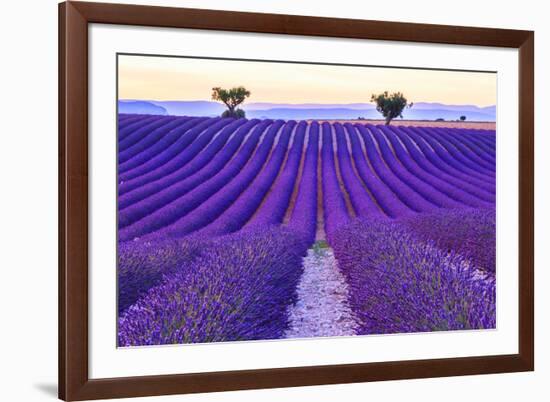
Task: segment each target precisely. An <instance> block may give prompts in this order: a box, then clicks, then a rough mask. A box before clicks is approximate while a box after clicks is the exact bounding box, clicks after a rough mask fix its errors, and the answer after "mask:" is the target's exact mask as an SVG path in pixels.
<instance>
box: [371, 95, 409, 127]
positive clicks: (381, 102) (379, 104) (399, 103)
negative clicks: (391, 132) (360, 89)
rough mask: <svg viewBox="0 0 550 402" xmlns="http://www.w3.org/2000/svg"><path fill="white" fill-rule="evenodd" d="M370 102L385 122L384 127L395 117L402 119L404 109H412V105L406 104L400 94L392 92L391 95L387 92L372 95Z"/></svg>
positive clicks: (405, 100)
mask: <svg viewBox="0 0 550 402" xmlns="http://www.w3.org/2000/svg"><path fill="white" fill-rule="evenodd" d="M371 101H372V102H374V103H375V104H376V110H378V112H380V113H382V116H384V119H385V120H386V125H388V124H390V122H391V121H392V120H393V119H395V118H396V117H401V118H403V114H402V113H403V110H404V109H405V108H406V107H412V106H413V104H412V102H411V103H407V99H406V98H405V96H403V94H402V93H401V92H394V93H392V94H391V95H390V94H389V93H388V91H384V92H383V93H381V94H373V95H372V96H371Z"/></svg>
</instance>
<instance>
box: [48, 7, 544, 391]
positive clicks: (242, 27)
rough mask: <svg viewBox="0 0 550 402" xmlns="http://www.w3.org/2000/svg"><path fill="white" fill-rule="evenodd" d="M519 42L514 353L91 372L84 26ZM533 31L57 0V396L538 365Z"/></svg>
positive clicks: (498, 370) (473, 371) (273, 384)
mask: <svg viewBox="0 0 550 402" xmlns="http://www.w3.org/2000/svg"><path fill="white" fill-rule="evenodd" d="M90 23H106V24H122V25H140V26H156V27H174V28H195V29H209V30H225V31H242V32H262V33H275V34H290V35H309V36H324V37H341V38H360V39H378V40H395V41H408V42H430V43H447V44H460V45H479V46H494V47H509V48H516V49H519V82H518V85H519V99H518V109H519V127H518V132H519V150H518V152H519V230H520V233H519V261H518V269H519V289H518V292H519V353H518V354H514V355H499V356H481V357H465V358H448V359H432V360H415V361H397V362H381V363H364V364H346V365H331V366H315V367H293V368H280V369H262V370H246V371H231V372H216V373H196V374H174V375H162V376H144V377H127V378H107V379H94V380H91V379H89V377H88V24H90ZM533 63H534V33H533V32H532V31H518V30H508V29H489V28H471V27H458V26H444V25H427V24H410V23H396V22H382V21H362V20H352V19H335V18H320V17H304V16H290V15H280V14H255V13H243V12H226V11H213V10H197V9H184V8H168V7H152V6H135V5H120V4H100V3H82V2H66V3H62V4H60V5H59V397H60V398H61V399H64V400H67V401H69V400H71V401H73V400H84V399H100V398H115V397H117V398H118V397H137V396H148V395H166V394H179V393H196V392H213V391H228V390H242V389H254V388H276V387H293V386H303V385H320V384H336V383H353V382H364V381H382V380H394V379H410V378H426V377H443V376H457V375H471V374H485V373H504V372H515V371H532V370H533V369H534V295H533V292H534V270H533V254H534V250H533V236H534V201H533V194H534V162H533V154H534V64H533Z"/></svg>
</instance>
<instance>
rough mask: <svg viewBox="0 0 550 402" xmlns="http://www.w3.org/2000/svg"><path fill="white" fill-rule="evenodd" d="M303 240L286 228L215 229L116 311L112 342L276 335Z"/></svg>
mask: <svg viewBox="0 0 550 402" xmlns="http://www.w3.org/2000/svg"><path fill="white" fill-rule="evenodd" d="M305 248H306V245H305V243H304V242H303V240H301V239H300V238H299V237H296V236H294V235H293V234H292V233H291V232H289V231H288V230H284V229H281V228H269V229H262V230H256V231H254V230H244V231H241V232H238V233H235V234H232V235H228V236H225V237H220V238H218V239H216V240H214V241H213V244H212V246H210V247H209V248H208V250H207V251H205V252H204V254H203V255H202V256H200V257H199V258H198V259H197V260H196V261H195V262H193V263H191V264H189V265H188V266H187V267H182V268H181V269H179V270H178V271H177V272H176V273H175V274H173V275H171V276H169V277H167V278H166V280H165V281H164V282H163V283H162V284H161V285H159V286H157V287H154V288H152V289H150V290H149V292H148V293H147V294H146V295H145V296H144V297H143V298H141V299H140V300H138V302H137V303H135V304H134V305H132V306H130V307H129V308H128V309H127V310H126V312H125V313H124V314H123V315H122V316H121V317H120V319H119V327H118V342H119V346H136V345H160V344H170V343H203V342H226V341H244V340H255V339H276V338H280V337H281V336H282V334H283V332H284V331H285V329H286V328H287V326H288V318H287V315H286V310H287V307H288V305H290V304H291V303H293V302H294V301H295V298H296V285H297V283H298V279H299V277H300V275H301V272H302V268H301V255H302V253H303V252H304V249H305Z"/></svg>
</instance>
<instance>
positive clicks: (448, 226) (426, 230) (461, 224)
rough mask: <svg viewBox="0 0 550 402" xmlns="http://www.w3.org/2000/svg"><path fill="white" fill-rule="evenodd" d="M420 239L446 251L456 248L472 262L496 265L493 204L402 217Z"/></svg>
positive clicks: (489, 267) (487, 268) (486, 266)
mask: <svg viewBox="0 0 550 402" xmlns="http://www.w3.org/2000/svg"><path fill="white" fill-rule="evenodd" d="M403 225H404V226H406V227H407V228H408V229H409V230H410V231H411V233H412V234H413V235H414V237H416V238H417V239H419V240H422V241H432V242H433V243H434V244H435V245H436V246H437V247H438V248H440V249H441V250H443V251H445V252H449V253H450V252H453V251H454V252H456V253H458V254H460V255H462V256H463V257H465V258H467V259H469V260H471V261H472V263H473V264H474V266H475V267H476V268H478V269H481V270H483V271H486V272H489V273H493V274H494V272H495V269H496V219H495V209H494V208H483V209H463V210H447V211H437V212H432V213H429V214H419V215H417V216H415V217H412V218H409V219H405V220H403Z"/></svg>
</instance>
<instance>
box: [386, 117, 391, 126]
mask: <svg viewBox="0 0 550 402" xmlns="http://www.w3.org/2000/svg"><path fill="white" fill-rule="evenodd" d="M390 122H391V117H386V126H389V125H390Z"/></svg>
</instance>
